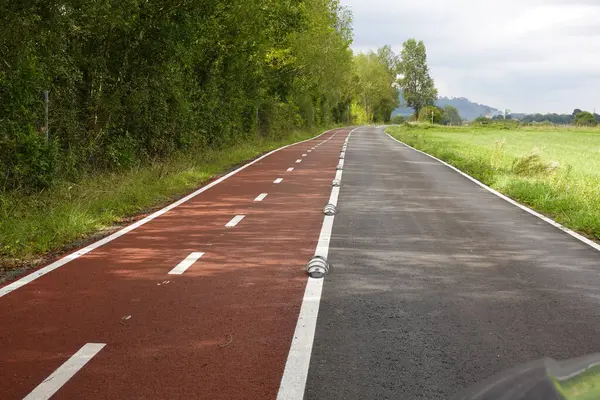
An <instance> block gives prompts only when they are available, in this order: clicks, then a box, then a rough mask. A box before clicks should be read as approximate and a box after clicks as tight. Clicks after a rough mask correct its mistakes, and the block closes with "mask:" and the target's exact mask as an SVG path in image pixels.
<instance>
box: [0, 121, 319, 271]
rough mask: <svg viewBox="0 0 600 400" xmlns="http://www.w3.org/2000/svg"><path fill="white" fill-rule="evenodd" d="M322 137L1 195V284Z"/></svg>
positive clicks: (251, 145)
mask: <svg viewBox="0 0 600 400" xmlns="http://www.w3.org/2000/svg"><path fill="white" fill-rule="evenodd" d="M320 132H322V130H316V129H315V130H313V131H305V132H294V133H291V134H290V135H288V136H286V137H285V138H282V139H277V140H274V139H256V140H253V141H250V142H245V143H241V144H239V145H236V146H234V147H229V148H226V149H222V150H207V151H204V152H202V153H196V154H192V153H190V154H186V155H179V156H178V157H176V158H173V159H171V160H169V161H165V162H161V163H157V164H154V165H148V166H144V167H139V168H136V169H132V170H129V171H125V172H122V173H112V174H107V173H105V174H97V175H92V176H87V177H86V178H85V179H82V180H81V181H78V182H60V183H58V184H57V185H55V186H54V187H53V188H52V189H50V190H48V191H46V192H42V193H39V194H36V195H22V194H19V193H5V194H0V281H1V280H2V276H3V275H4V274H6V273H7V271H9V270H12V269H15V268H19V267H23V266H29V265H35V264H36V263H39V262H40V261H41V260H43V258H44V256H46V255H48V253H53V252H60V251H63V250H65V249H68V248H69V247H70V246H72V245H73V243H74V242H78V241H80V240H85V238H88V237H89V236H90V235H94V234H98V233H99V232H104V233H108V232H109V231H110V230H111V228H112V229H113V230H114V227H115V225H120V224H123V223H126V222H129V221H130V220H131V219H132V218H131V217H133V216H135V215H136V214H139V213H142V212H145V211H148V210H149V209H151V208H153V207H156V206H158V205H161V204H164V203H167V202H170V201H171V200H172V199H173V198H174V197H175V196H178V195H181V194H184V193H187V192H190V191H191V190H192V189H195V188H197V187H199V186H200V185H202V184H203V183H204V182H206V181H208V180H209V179H211V178H213V177H215V176H217V175H220V174H223V173H224V172H226V171H227V170H230V169H231V168H232V167H233V166H235V165H238V164H240V163H242V162H244V161H247V160H250V159H253V158H255V157H257V156H258V155H260V154H262V153H265V152H267V151H269V150H273V149H275V148H278V147H280V146H283V145H286V144H290V143H294V142H298V141H300V140H304V139H309V138H311V137H313V136H315V135H316V134H318V133H320Z"/></svg>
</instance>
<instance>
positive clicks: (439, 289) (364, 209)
mask: <svg viewBox="0 0 600 400" xmlns="http://www.w3.org/2000/svg"><path fill="white" fill-rule="evenodd" d="M338 205H339V214H338V215H337V216H336V218H335V224H334V228H333V237H332V241H331V247H330V261H331V262H332V263H333V264H334V269H333V271H332V273H331V274H330V275H329V276H328V277H327V278H326V280H325V284H324V290H323V297H322V301H321V309H320V312H319V319H318V323H317V331H316V336H315V342H314V347H313V353H312V359H311V365H310V370H309V376H308V381H307V385H306V393H305V398H306V399H320V400H323V399H445V398H451V397H452V396H454V395H455V394H456V393H457V392H460V391H461V390H462V389H463V388H465V387H467V386H470V385H472V384H473V383H476V382H478V381H480V380H482V379H484V378H486V377H488V376H491V375H493V374H495V373H498V372H500V371H502V370H504V369H506V368H510V367H513V366H515V365H517V364H519V363H523V362H526V361H529V360H534V359H538V358H542V357H551V358H555V359H565V358H570V357H575V356H580V355H584V354H588V353H594V352H600V253H599V252H598V251H596V250H594V249H592V248H591V247H589V246H587V245H585V244H583V243H581V242H579V241H578V240H576V239H574V238H572V237H571V236H569V235H567V234H565V233H563V232H561V231H560V230H558V229H556V228H554V227H552V226H550V225H549V224H547V223H545V222H543V221H542V220H540V219H538V218H536V217H534V216H532V215H530V214H528V213H526V212H525V211H522V210H520V209H518V208H517V207H515V206H513V205H511V204H509V203H508V202H506V201H504V200H502V199H500V198H498V197H497V196H494V195H493V194H491V193H489V192H487V191H486V190H484V189H483V188H480V187H479V186H477V185H475V184H474V183H473V182H471V181H469V180H468V179H466V178H464V177H463V176H461V175H460V174H458V173H456V172H454V171H452V170H451V169H449V168H447V167H446V166H444V165H442V164H440V163H438V162H436V161H434V160H432V159H431V158H428V157H427V156H425V155H422V154H420V153H418V152H416V151H414V150H412V149H410V148H408V147H406V146H403V145H401V144H399V143H397V142H395V141H393V140H392V139H390V138H389V137H387V136H386V135H385V134H384V133H383V129H381V128H374V127H372V128H362V129H360V130H358V131H355V132H354V133H353V134H352V137H351V139H350V142H349V145H348V150H347V152H346V160H345V167H344V175H343V184H342V189H341V194H340V199H339V203H338Z"/></svg>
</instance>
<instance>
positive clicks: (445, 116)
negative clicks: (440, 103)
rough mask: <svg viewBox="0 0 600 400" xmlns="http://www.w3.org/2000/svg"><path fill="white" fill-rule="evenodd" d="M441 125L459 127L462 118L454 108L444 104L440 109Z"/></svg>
mask: <svg viewBox="0 0 600 400" xmlns="http://www.w3.org/2000/svg"><path fill="white" fill-rule="evenodd" d="M442 124H444V125H460V124H462V118H461V117H460V114H459V113H458V110H457V109H456V107H452V106H451V105H449V104H446V105H445V106H444V107H443V108H442Z"/></svg>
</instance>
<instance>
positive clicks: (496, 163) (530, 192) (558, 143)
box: [388, 124, 600, 240]
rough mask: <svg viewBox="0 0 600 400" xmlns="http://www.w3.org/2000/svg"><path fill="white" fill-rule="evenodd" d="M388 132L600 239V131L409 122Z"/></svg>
mask: <svg viewBox="0 0 600 400" xmlns="http://www.w3.org/2000/svg"><path fill="white" fill-rule="evenodd" d="M388 133H390V134H391V135H392V136H394V137H395V138H397V139H398V140H401V141H403V142H405V143H407V144H409V145H411V146H413V147H415V148H417V149H419V150H422V151H424V152H426V153H429V154H431V155H434V156H436V157H438V158H440V159H442V160H444V161H446V162H448V163H449V164H452V165H454V166H455V167H457V168H458V169H460V170H461V171H464V172H465V173H467V174H469V175H471V176H473V177H474V178H476V179H478V180H480V181H482V182H483V183H485V184H487V185H488V186H491V187H492V188H494V189H496V190H498V191H499V192H502V193H504V194H505V195H507V196H509V197H511V198H513V199H515V200H517V201H519V202H521V203H524V204H527V205H528V206H530V207H532V208H533V209H535V210H537V211H539V212H541V213H543V214H545V215H548V216H550V217H551V218H553V219H554V220H556V221H558V222H559V223H561V224H563V225H565V226H567V227H569V228H571V229H574V230H576V231H579V232H581V233H583V234H585V235H586V236H588V237H591V238H594V239H596V240H599V239H600V129H595V128H568V127H552V126H544V127H503V126H491V127H485V126H481V127H479V126H460V127H448V126H440V125H423V124H419V125H409V124H405V125H401V126H393V127H390V128H388Z"/></svg>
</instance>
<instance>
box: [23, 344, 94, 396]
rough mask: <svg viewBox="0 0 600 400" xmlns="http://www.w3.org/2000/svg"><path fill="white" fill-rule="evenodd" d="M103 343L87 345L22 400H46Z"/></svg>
mask: <svg viewBox="0 0 600 400" xmlns="http://www.w3.org/2000/svg"><path fill="white" fill-rule="evenodd" d="M104 346H106V344H105V343H87V344H85V345H84V346H83V347H82V348H81V349H79V350H78V351H77V353H75V354H73V355H72V356H71V358H69V359H68V360H67V361H65V362H64V363H63V364H62V365H61V366H60V367H58V369H57V370H56V371H54V372H53V373H52V374H51V375H50V376H49V377H48V378H46V379H45V380H44V381H43V382H42V383H40V384H39V385H38V386H37V387H36V388H35V389H33V390H32V391H31V393H29V394H28V395H27V396H25V397H24V399H23V400H47V399H49V398H50V397H52V395H54V393H56V392H57V391H58V390H59V389H60V388H61V387H62V386H63V385H64V384H65V383H67V381H68V380H69V379H71V378H72V377H73V376H74V375H75V374H76V373H77V372H79V370H80V369H81V368H83V366H84V365H85V364H87V363H88V361H90V360H91V359H92V358H93V357H94V356H95V355H96V354H98V352H99V351H100V350H102V348H103V347H104Z"/></svg>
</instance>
